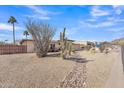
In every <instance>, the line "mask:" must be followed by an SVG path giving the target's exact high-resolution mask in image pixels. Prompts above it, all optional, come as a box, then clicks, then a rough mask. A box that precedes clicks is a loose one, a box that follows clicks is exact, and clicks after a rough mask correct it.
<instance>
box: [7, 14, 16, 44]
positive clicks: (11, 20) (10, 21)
mask: <svg viewBox="0 0 124 93" xmlns="http://www.w3.org/2000/svg"><path fill="white" fill-rule="evenodd" d="M8 23H10V24H12V25H13V43H14V44H15V23H17V20H16V19H15V17H13V16H10V18H9V20H8Z"/></svg>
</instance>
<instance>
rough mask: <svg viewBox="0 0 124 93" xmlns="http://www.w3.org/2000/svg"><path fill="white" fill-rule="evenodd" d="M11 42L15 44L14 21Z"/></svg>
mask: <svg viewBox="0 0 124 93" xmlns="http://www.w3.org/2000/svg"><path fill="white" fill-rule="evenodd" d="M13 43H14V45H15V26H14V23H13Z"/></svg>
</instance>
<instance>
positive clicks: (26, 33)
mask: <svg viewBox="0 0 124 93" xmlns="http://www.w3.org/2000/svg"><path fill="white" fill-rule="evenodd" d="M23 35H25V36H26V40H27V36H28V35H29V33H28V31H24V32H23ZM26 45H27V41H26Z"/></svg>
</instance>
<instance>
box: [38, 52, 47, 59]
mask: <svg viewBox="0 0 124 93" xmlns="http://www.w3.org/2000/svg"><path fill="white" fill-rule="evenodd" d="M36 55H37V56H38V57H39V58H41V57H45V56H46V55H47V52H42V53H41V52H37V53H36Z"/></svg>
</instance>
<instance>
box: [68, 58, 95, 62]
mask: <svg viewBox="0 0 124 93" xmlns="http://www.w3.org/2000/svg"><path fill="white" fill-rule="evenodd" d="M66 60H71V61H74V62H77V63H87V62H89V61H94V60H86V58H77V57H71V58H66Z"/></svg>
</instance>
